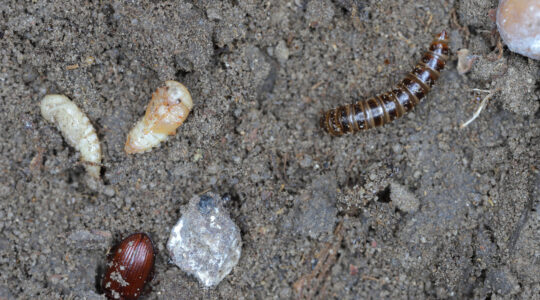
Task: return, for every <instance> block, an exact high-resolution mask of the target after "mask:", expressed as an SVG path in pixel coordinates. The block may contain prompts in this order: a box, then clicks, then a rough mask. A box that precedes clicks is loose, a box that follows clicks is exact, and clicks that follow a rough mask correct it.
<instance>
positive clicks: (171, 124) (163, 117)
mask: <svg viewBox="0 0 540 300" xmlns="http://www.w3.org/2000/svg"><path fill="white" fill-rule="evenodd" d="M192 107H193V101H192V99H191V95H190V93H189V91H188V89H187V88H186V87H185V86H184V85H182V84H181V83H179V82H176V81H172V80H169V81H166V82H165V86H163V87H159V88H158V89H157V90H156V92H154V94H152V100H150V103H149V104H148V107H147V109H146V114H145V122H146V124H147V125H148V127H147V128H148V130H149V131H152V132H155V133H163V134H174V133H175V131H176V128H178V126H180V125H182V123H183V122H184V120H185V119H186V118H187V116H188V114H189V111H190V110H191V108H192Z"/></svg>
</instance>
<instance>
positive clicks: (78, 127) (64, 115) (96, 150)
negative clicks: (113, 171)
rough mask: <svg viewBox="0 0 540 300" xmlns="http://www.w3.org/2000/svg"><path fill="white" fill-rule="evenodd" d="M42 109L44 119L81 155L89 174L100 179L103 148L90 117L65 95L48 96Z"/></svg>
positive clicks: (43, 102)
mask: <svg viewBox="0 0 540 300" xmlns="http://www.w3.org/2000/svg"><path fill="white" fill-rule="evenodd" d="M40 107H41V115H42V116H43V118H45V120H47V121H49V122H51V123H54V124H56V126H57V127H58V129H59V130H60V132H62V135H63V136H64V138H65V139H66V141H67V142H68V144H69V145H70V146H72V147H74V148H75V149H77V150H78V151H79V152H80V153H81V160H82V161H84V162H87V164H85V168H86V171H87V172H88V174H90V175H91V176H92V177H95V178H99V172H100V169H101V167H100V163H101V147H100V145H99V140H98V137H97V135H96V131H95V129H94V126H92V124H91V123H90V120H88V117H86V115H85V114H84V113H83V112H82V111H81V110H80V109H79V107H77V105H75V103H73V102H71V100H69V98H68V97H66V96H64V95H46V96H45V97H44V98H43V100H41V103H40Z"/></svg>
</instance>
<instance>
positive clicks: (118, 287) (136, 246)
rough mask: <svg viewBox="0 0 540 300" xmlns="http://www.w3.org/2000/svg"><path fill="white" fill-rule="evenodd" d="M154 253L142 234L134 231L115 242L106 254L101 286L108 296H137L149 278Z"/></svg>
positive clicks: (125, 298)
mask: <svg viewBox="0 0 540 300" xmlns="http://www.w3.org/2000/svg"><path fill="white" fill-rule="evenodd" d="M154 261H155V252H154V245H153V244H152V240H151V239H150V237H149V236H148V235H146V234H145V233H134V234H132V235H130V236H128V237H127V238H126V239H124V240H123V241H122V242H120V244H118V245H117V246H116V247H115V248H114V249H113V252H112V253H111V254H110V256H109V261H108V264H107V271H106V272H105V276H104V277H103V282H102V285H101V286H102V289H103V291H104V292H105V295H106V296H107V298H109V299H123V300H130V299H137V298H139V297H140V296H141V293H142V292H143V290H144V286H145V284H146V283H147V282H148V281H150V280H151V273H152V270H153V268H154Z"/></svg>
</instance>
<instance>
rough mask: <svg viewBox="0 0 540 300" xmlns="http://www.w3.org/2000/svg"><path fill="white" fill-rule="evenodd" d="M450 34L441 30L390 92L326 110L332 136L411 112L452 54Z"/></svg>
mask: <svg viewBox="0 0 540 300" xmlns="http://www.w3.org/2000/svg"><path fill="white" fill-rule="evenodd" d="M449 52H450V51H449V47H448V34H447V33H446V31H442V32H441V33H439V34H438V35H437V36H435V38H434V39H433V41H432V42H431V44H430V46H429V49H428V51H427V52H426V53H425V54H424V55H423V56H422V59H421V60H420V62H418V64H416V66H415V67H414V69H413V70H412V71H411V72H410V73H409V74H407V75H406V76H405V79H403V80H401V82H399V83H398V84H397V85H396V87H395V88H394V89H392V90H391V91H390V92H386V93H384V94H381V95H378V96H376V97H373V98H370V99H367V100H363V101H358V102H356V103H353V104H349V105H344V106H340V107H337V108H334V109H331V110H329V111H326V112H325V113H324V115H323V117H322V118H321V126H322V127H323V128H324V129H325V130H326V131H327V132H328V133H330V134H331V135H334V136H340V135H343V134H345V133H355V132H358V131H361V130H367V129H370V128H373V127H377V126H382V125H384V124H386V123H390V122H392V121H393V120H394V119H396V118H399V117H401V116H402V115H403V114H405V113H406V112H408V111H410V110H411V109H412V108H413V107H414V106H415V105H417V104H418V102H420V99H422V98H423V97H424V96H425V95H426V94H427V93H428V92H429V90H430V89H431V87H432V86H433V84H434V83H435V81H436V80H437V78H439V75H440V71H441V70H442V69H443V68H444V65H445V64H446V60H447V59H448V55H449Z"/></svg>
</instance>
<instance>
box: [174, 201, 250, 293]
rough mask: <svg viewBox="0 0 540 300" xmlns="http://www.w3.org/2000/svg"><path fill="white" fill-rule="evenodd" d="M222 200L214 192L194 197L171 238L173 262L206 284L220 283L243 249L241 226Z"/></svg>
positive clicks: (207, 285) (208, 285)
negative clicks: (234, 220)
mask: <svg viewBox="0 0 540 300" xmlns="http://www.w3.org/2000/svg"><path fill="white" fill-rule="evenodd" d="M222 202H223V201H222V200H221V199H220V197H218V196H216V195H214V194H211V193H209V194H206V195H203V196H200V197H199V196H195V197H193V198H192V199H191V200H190V202H189V204H188V206H187V207H186V208H185V210H184V212H183V214H182V217H181V218H180V220H179V221H178V223H176V225H175V226H174V227H173V229H172V231H171V236H170V237H169V241H168V242H167V249H168V251H169V255H170V256H171V259H172V262H173V263H174V264H176V265H177V266H178V267H180V269H182V270H183V271H184V272H186V273H188V274H191V275H194V276H195V277H197V279H199V281H200V282H201V283H202V284H203V285H205V286H206V287H210V286H216V285H217V284H219V283H220V282H221V280H223V278H225V276H227V275H228V274H229V273H230V272H231V270H232V268H233V267H234V266H235V265H236V264H237V263H238V260H239V259H240V254H241V251H242V240H241V237H240V230H239V229H238V226H236V224H235V223H234V222H233V221H232V220H231V218H230V217H229V213H228V212H227V211H226V210H225V209H224V208H223V203H222Z"/></svg>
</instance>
